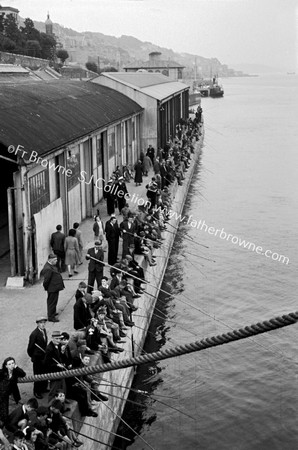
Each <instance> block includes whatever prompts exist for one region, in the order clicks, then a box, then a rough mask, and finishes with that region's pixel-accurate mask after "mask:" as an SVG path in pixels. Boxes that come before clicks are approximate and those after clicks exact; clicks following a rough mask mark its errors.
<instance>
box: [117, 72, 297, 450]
mask: <svg viewBox="0 0 298 450" xmlns="http://www.w3.org/2000/svg"><path fill="white" fill-rule="evenodd" d="M224 88H225V97H224V98H223V99H210V98H207V99H203V102H202V106H203V110H204V117H205V131H206V134H205V145H204V149H203V153H202V157H201V160H200V164H199V166H198V168H197V170H196V174H195V176H194V178H193V184H192V188H191V190H190V192H189V196H188V200H187V204H186V207H185V209H184V214H186V215H190V214H192V216H193V218H194V219H196V220H197V221H198V220H200V219H201V220H204V221H205V223H206V224H207V225H208V226H212V227H214V228H215V229H222V228H224V230H225V231H226V232H227V233H231V234H232V235H234V236H237V237H240V238H242V239H246V240H247V241H250V242H253V243H255V244H256V246H257V245H259V246H262V247H263V249H264V250H266V249H268V250H271V251H272V252H276V253H279V254H282V255H285V256H287V257H288V258H289V260H290V262H289V264H283V263H281V262H278V261H273V260H271V259H269V258H266V257H265V256H262V255H258V254H256V253H255V252H252V251H249V250H246V249H244V248H240V247H239V246H237V245H234V244H232V243H231V242H227V241H226V240H223V239H220V238H219V237H215V236H212V235H209V234H207V233H206V232H204V231H199V230H198V229H195V228H191V227H190V226H187V225H180V230H181V231H180V232H179V234H178V237H177V239H176V241H175V246H174V249H173V252H172V255H171V258H170V263H169V266H168V269H167V272H166V276H165V280H164V284H163V289H165V290H167V291H169V292H171V298H170V300H166V297H167V296H166V295H160V297H159V301H158V305H157V308H158V310H156V311H155V313H156V316H154V319H153V322H152V324H151V328H150V334H149V336H148V339H147V343H146V351H147V352H151V351H156V350H157V349H159V348H169V347H172V346H176V345H178V344H181V343H187V342H192V341H195V340H197V339H201V338H204V337H207V336H212V335H216V334H220V333H224V332H226V331H229V329H230V328H229V327H232V328H240V327H242V326H244V325H249V324H252V323H255V322H258V321H261V320H265V319H268V318H271V317H274V316H277V315H280V314H283V313H287V312H291V311H296V310H298V307H297V306H298V302H297V299H298V295H297V269H298V264H297V255H298V240H297V224H298V208H297V206H298V189H297V188H298V174H297V168H298V126H297V123H298V122H297V120H298V119H297V118H298V77H297V76H290V75H288V76H286V75H284V76H279V75H275V76H271V77H269V76H266V77H256V78H238V79H226V80H224ZM188 237H190V238H192V239H193V240H194V241H197V242H200V243H203V244H204V245H206V246H208V247H209V248H208V249H205V248H203V247H199V246H198V245H196V244H194V243H192V242H190V240H189V238H188ZM191 253H192V254H191ZM202 257H203V258H208V259H211V260H214V261H215V262H211V261H208V260H206V259H202ZM199 310H201V311H202V312H200V311H199ZM297 337H298V325H293V326H290V327H288V328H286V329H282V330H278V331H274V332H271V333H267V334H266V335H262V336H258V337H255V338H253V339H250V340H244V341H241V342H236V343H233V344H229V345H225V346H222V347H217V348H215V349H210V350H205V351H202V352H199V353H194V354H192V355H186V356H182V357H179V358H175V359H171V360H167V361H163V362H160V363H157V364H156V365H152V364H150V365H147V366H144V367H142V368H141V369H140V371H139V372H138V375H137V377H136V379H135V387H137V388H141V389H146V390H147V391H149V392H150V396H149V397H148V398H145V397H144V396H140V395H138V396H131V397H130V398H131V399H133V400H134V401H136V402H140V403H141V404H142V406H136V405H133V406H131V407H130V408H127V409H126V416H125V418H126V420H128V421H129V422H130V424H131V425H132V426H134V427H135V429H136V430H137V431H138V433H140V434H141V435H142V437H143V438H144V439H145V440H147V441H148V442H150V444H151V446H152V447H153V448H154V449H156V450H169V449H171V450H194V449H202V450H234V449H235V450H252V449H253V450H267V449H268V450H274V449H277V450H280V449H284V450H292V449H293V450H294V449H295V450H296V449H297V448H298V376H297V374H298V351H297ZM161 402H163V403H166V404H167V405H164V404H162V403H161ZM168 405H170V406H172V407H174V408H176V409H178V411H177V410H174V409H172V408H170V407H169V406H168ZM186 414H187V415H189V416H192V418H190V417H188V416H186ZM120 431H121V433H125V430H124V429H123V428H122V427H121V430H120ZM117 446H118V447H121V444H120V443H119V442H117ZM122 448H129V449H130V450H140V449H145V448H148V447H147V446H146V445H145V444H144V443H143V442H142V441H141V440H140V439H139V438H135V439H134V443H133V444H131V445H130V446H128V447H122Z"/></svg>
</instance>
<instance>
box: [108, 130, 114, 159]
mask: <svg viewBox="0 0 298 450" xmlns="http://www.w3.org/2000/svg"><path fill="white" fill-rule="evenodd" d="M108 149H109V159H111V158H113V156H115V127H112V128H109V130H108Z"/></svg>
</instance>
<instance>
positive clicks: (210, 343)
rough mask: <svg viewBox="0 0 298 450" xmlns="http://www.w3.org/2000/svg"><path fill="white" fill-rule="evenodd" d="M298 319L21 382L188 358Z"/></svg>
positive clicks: (273, 321)
mask: <svg viewBox="0 0 298 450" xmlns="http://www.w3.org/2000/svg"><path fill="white" fill-rule="evenodd" d="M297 320H298V311H297V312H293V313H289V314H285V315H283V316H281V317H274V318H273V319H270V320H265V321H263V322H258V323H256V324H253V325H250V326H246V327H244V328H240V329H238V330H233V331H229V332H228V333H224V334H221V335H218V336H212V337H209V338H206V339H202V340H201V341H196V342H192V343H190V344H184V345H179V346H177V347H174V348H171V349H165V350H161V351H159V352H155V353H147V354H145V355H140V356H136V357H132V358H127V359H121V360H117V361H113V362H111V363H107V364H100V365H96V366H88V367H83V368H81V369H72V370H64V371H62V372H55V373H45V374H42V375H30V376H27V377H24V378H19V379H18V382H19V383H31V382H32V381H42V380H58V379H60V378H70V377H74V376H76V377H79V376H82V375H87V374H94V373H100V372H109V371H111V370H117V369H125V368H127V367H131V366H136V365H141V364H145V363H148V362H154V361H162V360H164V359H168V358H173V357H174V356H181V355H186V354H188V353H193V352H199V351H201V350H205V349H207V348H211V347H217V346H219V345H224V344H228V343H230V342H234V341H239V340H241V339H247V338H249V337H252V336H256V335H258V334H263V333H267V332H268V331H273V330H277V329H279V328H283V327H287V326H289V325H293V324H294V323H296V322H297Z"/></svg>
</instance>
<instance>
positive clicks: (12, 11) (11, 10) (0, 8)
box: [0, 5, 20, 24]
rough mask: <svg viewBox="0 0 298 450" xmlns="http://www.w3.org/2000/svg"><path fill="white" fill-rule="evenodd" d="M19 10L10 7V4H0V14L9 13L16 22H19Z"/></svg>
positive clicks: (6, 14) (5, 14)
mask: <svg viewBox="0 0 298 450" xmlns="http://www.w3.org/2000/svg"><path fill="white" fill-rule="evenodd" d="M19 12H20V11H19V10H18V9H17V8H12V7H11V6H1V5H0V16H1V15H2V16H4V17H6V16H8V15H9V14H11V15H12V16H13V17H14V18H15V20H16V23H17V24H19V22H20V19H19Z"/></svg>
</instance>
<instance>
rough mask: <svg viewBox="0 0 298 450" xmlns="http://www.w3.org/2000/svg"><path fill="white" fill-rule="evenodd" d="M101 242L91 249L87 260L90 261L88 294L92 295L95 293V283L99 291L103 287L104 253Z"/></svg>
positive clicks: (97, 242)
mask: <svg viewBox="0 0 298 450" xmlns="http://www.w3.org/2000/svg"><path fill="white" fill-rule="evenodd" d="M101 244H102V242H101V241H96V242H95V243H94V247H92V248H89V250H88V252H87V255H86V259H87V260H89V266H88V288H87V292H88V293H89V294H90V293H91V292H92V291H93V287H94V282H95V280H96V282H97V289H99V287H100V285H101V279H102V277H103V268H104V263H103V262H102V261H103V259H104V253H103V249H102V246H101Z"/></svg>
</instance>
